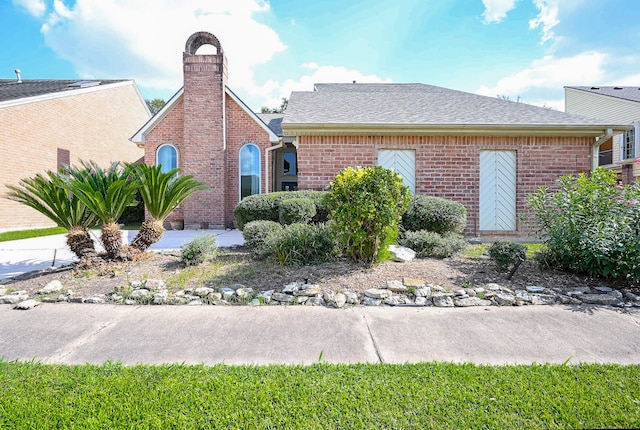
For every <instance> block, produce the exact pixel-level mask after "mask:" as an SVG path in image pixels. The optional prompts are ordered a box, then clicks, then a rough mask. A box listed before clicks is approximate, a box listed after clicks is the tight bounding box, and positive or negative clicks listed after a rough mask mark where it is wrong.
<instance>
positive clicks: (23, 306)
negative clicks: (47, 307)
mask: <svg viewBox="0 0 640 430" xmlns="http://www.w3.org/2000/svg"><path fill="white" fill-rule="evenodd" d="M39 305H40V302H39V301H37V300H33V299H29V300H25V301H23V302H20V303H18V304H16V305H15V306H14V307H13V309H20V310H23V311H24V310H28V309H33V308H35V307H36V306H39Z"/></svg>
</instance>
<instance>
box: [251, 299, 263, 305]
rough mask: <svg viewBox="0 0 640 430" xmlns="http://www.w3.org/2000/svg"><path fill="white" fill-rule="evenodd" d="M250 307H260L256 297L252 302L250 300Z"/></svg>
mask: <svg viewBox="0 0 640 430" xmlns="http://www.w3.org/2000/svg"><path fill="white" fill-rule="evenodd" d="M250 305H251V306H260V305H261V303H260V299H259V298H257V297H256V298H254V299H253V300H251V303H250Z"/></svg>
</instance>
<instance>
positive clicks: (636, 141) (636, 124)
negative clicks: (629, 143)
mask: <svg viewBox="0 0 640 430" xmlns="http://www.w3.org/2000/svg"><path fill="white" fill-rule="evenodd" d="M639 126H640V124H638V123H637V122H636V123H635V124H634V125H633V128H634V130H633V131H634V133H633V134H634V136H633V137H634V142H633V158H638V155H639V151H638V146H640V145H638V135H639V134H640V133H639V132H638V131H639V130H638V129H639V128H640V127H639Z"/></svg>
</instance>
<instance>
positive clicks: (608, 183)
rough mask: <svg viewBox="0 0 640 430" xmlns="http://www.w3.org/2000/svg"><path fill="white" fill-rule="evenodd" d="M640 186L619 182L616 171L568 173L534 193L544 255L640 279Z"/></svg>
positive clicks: (553, 261) (580, 267)
mask: <svg viewBox="0 0 640 430" xmlns="http://www.w3.org/2000/svg"><path fill="white" fill-rule="evenodd" d="M639 202H640V185H638V184H635V185H632V186H629V185H626V186H617V185H616V176H615V173H614V172H612V171H608V170H604V169H601V168H599V169H596V170H594V171H593V172H592V174H591V176H587V175H585V174H580V175H578V176H577V177H576V176H564V177H562V178H561V179H560V184H559V188H558V189H557V190H556V191H554V192H552V191H550V190H549V189H547V188H546V187H541V188H540V189H539V190H538V191H537V192H535V193H533V194H532V195H530V196H529V207H530V208H531V210H532V212H533V213H534V216H535V219H536V221H537V225H536V226H535V227H536V228H537V233H538V235H539V237H540V238H541V239H542V241H543V242H544V244H545V251H544V254H545V258H544V260H545V261H547V262H548V263H550V264H553V265H557V266H558V267H563V268H568V269H572V270H577V271H579V272H584V273H589V274H591V275H598V276H603V277H607V278H612V279H621V280H628V281H636V282H637V281H640V203H639Z"/></svg>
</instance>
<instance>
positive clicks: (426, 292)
mask: <svg viewBox="0 0 640 430" xmlns="http://www.w3.org/2000/svg"><path fill="white" fill-rule="evenodd" d="M413 294H414V295H415V296H416V297H430V296H431V288H430V287H422V288H418V289H416V290H415V291H414V292H413Z"/></svg>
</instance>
